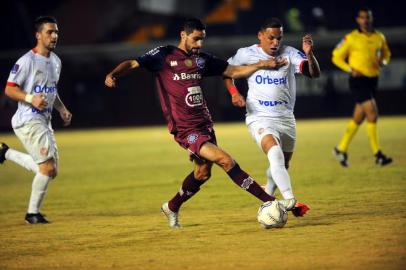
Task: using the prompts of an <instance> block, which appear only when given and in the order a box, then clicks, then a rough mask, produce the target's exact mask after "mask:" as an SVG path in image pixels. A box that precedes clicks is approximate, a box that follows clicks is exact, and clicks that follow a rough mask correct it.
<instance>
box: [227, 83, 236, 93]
mask: <svg viewBox="0 0 406 270" xmlns="http://www.w3.org/2000/svg"><path fill="white" fill-rule="evenodd" d="M227 90H228V92H229V93H230V95H234V94H236V93H238V89H237V87H235V85H231V86H229V87H227Z"/></svg>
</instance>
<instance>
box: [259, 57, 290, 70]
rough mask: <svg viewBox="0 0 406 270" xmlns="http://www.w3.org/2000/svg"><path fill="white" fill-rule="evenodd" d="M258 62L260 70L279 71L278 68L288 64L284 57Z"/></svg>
mask: <svg viewBox="0 0 406 270" xmlns="http://www.w3.org/2000/svg"><path fill="white" fill-rule="evenodd" d="M259 62H260V66H261V68H264V69H279V68H280V67H282V66H284V65H286V64H287V63H288V61H287V60H286V58H285V57H275V58H272V59H269V60H262V61H259Z"/></svg>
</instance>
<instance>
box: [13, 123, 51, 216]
mask: <svg viewBox="0 0 406 270" xmlns="http://www.w3.org/2000/svg"><path fill="white" fill-rule="evenodd" d="M15 133H16V135H17V137H18V138H19V139H20V140H21V142H22V143H23V145H24V147H25V149H26V150H27V152H28V153H29V154H30V156H31V157H32V159H33V160H34V162H35V163H36V164H38V171H37V173H36V174H35V176H34V179H33V182H32V189H31V196H30V201H29V204H28V211H27V214H26V216H25V220H26V221H27V222H28V223H32V224H35V223H48V221H47V220H46V219H45V218H44V217H43V215H42V214H41V212H40V208H41V205H42V202H43V200H44V197H45V194H46V192H47V189H48V184H49V182H50V181H51V179H53V178H55V177H56V174H57V160H58V149H57V146H56V141H55V136H54V134H53V130H52V128H51V127H50V126H49V125H47V124H46V123H44V122H42V121H32V122H29V123H27V124H25V125H24V126H23V127H20V128H18V129H15Z"/></svg>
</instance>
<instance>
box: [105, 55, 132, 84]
mask: <svg viewBox="0 0 406 270" xmlns="http://www.w3.org/2000/svg"><path fill="white" fill-rule="evenodd" d="M139 67H140V64H139V63H138V61H137V60H127V61H124V62H122V63H120V64H119V65H118V66H117V67H116V68H115V69H113V71H112V72H110V73H109V74H107V76H106V80H105V81H104V83H105V85H106V86H108V87H117V79H118V78H120V77H123V76H125V75H126V74H128V73H129V72H131V71H132V70H134V69H137V68H139Z"/></svg>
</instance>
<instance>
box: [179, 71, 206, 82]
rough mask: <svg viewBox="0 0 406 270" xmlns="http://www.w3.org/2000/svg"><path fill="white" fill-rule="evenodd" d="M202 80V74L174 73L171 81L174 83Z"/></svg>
mask: <svg viewBox="0 0 406 270" xmlns="http://www.w3.org/2000/svg"><path fill="white" fill-rule="evenodd" d="M200 79H202V74H200V73H185V72H182V73H180V74H177V73H174V74H173V80H174V81H179V80H200Z"/></svg>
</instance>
